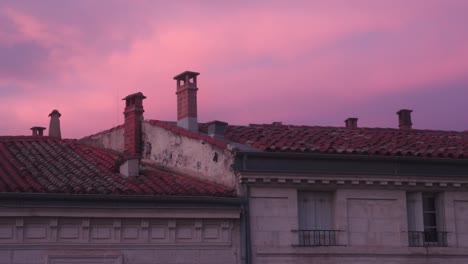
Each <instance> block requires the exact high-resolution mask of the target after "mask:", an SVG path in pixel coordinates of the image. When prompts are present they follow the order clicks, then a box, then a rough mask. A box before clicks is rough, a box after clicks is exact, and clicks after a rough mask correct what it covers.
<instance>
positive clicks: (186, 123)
mask: <svg viewBox="0 0 468 264" xmlns="http://www.w3.org/2000/svg"><path fill="white" fill-rule="evenodd" d="M199 74H200V73H198V72H192V71H185V72H183V73H181V74H179V75H176V76H175V77H174V80H176V81H177V91H176V94H177V126H179V127H182V128H185V129H187V130H190V131H194V132H197V131H198V120H197V91H198V87H197V76H198V75H199Z"/></svg>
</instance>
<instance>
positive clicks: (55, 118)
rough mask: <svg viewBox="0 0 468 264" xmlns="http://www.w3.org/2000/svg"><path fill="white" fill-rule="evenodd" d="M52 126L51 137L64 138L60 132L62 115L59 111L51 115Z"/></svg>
mask: <svg viewBox="0 0 468 264" xmlns="http://www.w3.org/2000/svg"><path fill="white" fill-rule="evenodd" d="M49 116H50V124H49V137H53V138H58V139H61V138H62V133H61V132H60V117H61V116H62V114H60V112H59V111H58V110H57V109H54V110H52V112H51V113H50V114H49Z"/></svg>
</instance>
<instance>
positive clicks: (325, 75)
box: [0, 0, 468, 138]
mask: <svg viewBox="0 0 468 264" xmlns="http://www.w3.org/2000/svg"><path fill="white" fill-rule="evenodd" d="M168 2H170V3H169V4H168ZM466 14H468V1H465V0H438V1H435V0H410V1H409V0H392V1H386V0H353V1H349V0H342V1H339V0H336V1H335V0H323V1H320V0H315V1H271V0H270V1H266V0H265V1H214V0H212V1H201V0H191V1H189V0H187V1H156V0H133V1H130V0H128V1H123V0H112V1H111V0H107V1H106V0H102V1H94V0H80V1H73V0H41V1H33V0H31V1H25V0H20V1H17V0H11V1H10V0H3V1H1V2H0V119H1V120H3V122H2V125H1V126H0V135H25V134H26V135H27V134H30V131H29V128H30V127H32V126H45V127H48V122H49V119H48V114H49V113H50V112H51V110H52V109H58V110H59V111H60V112H61V113H62V118H61V123H62V136H63V137H67V138H76V137H78V138H79V137H83V136H86V135H89V134H92V133H96V132H98V131H101V130H104V129H108V128H110V127H112V126H115V125H118V124H121V123H122V122H123V114H122V112H123V101H121V99H122V98H123V97H125V96H126V95H128V94H130V93H135V92H139V91H141V92H143V93H144V94H145V95H146V96H147V97H148V98H147V99H146V100H145V110H146V112H145V118H146V119H160V120H175V118H176V97H175V88H176V87H175V85H176V84H175V81H174V80H172V77H173V76H175V75H177V74H178V73H180V72H182V71H185V70H192V71H198V72H200V73H201V74H200V76H199V81H198V83H199V88H200V89H199V93H198V98H199V99H198V100H199V109H198V116H199V120H200V121H202V122H204V121H211V120H214V119H217V120H223V121H226V122H228V123H230V124H249V123H271V122H273V121H281V122H283V123H285V124H304V125H326V126H328V125H331V126H342V125H343V124H344V123H343V120H345V119H346V118H347V117H358V118H359V126H365V127H397V116H396V114H395V113H396V111H397V110H399V109H401V108H409V109H413V110H414V112H413V123H414V127H415V128H421V129H443V130H467V129H468V114H467V113H468V102H467V98H468V27H467V26H466V25H468V16H467V15H466ZM46 133H47V130H46Z"/></svg>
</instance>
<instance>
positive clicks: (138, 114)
mask: <svg viewBox="0 0 468 264" xmlns="http://www.w3.org/2000/svg"><path fill="white" fill-rule="evenodd" d="M145 98H146V96H144V95H143V94H142V93H141V92H138V93H134V94H130V95H128V96H127V97H125V98H123V99H122V100H125V111H124V116H125V121H124V149H125V150H124V151H125V153H126V155H127V156H128V157H140V156H141V137H142V135H141V123H142V120H143V112H144V109H143V99H145Z"/></svg>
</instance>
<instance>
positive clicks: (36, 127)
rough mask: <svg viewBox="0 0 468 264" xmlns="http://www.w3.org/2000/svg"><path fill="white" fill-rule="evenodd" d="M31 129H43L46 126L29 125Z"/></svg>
mask: <svg viewBox="0 0 468 264" xmlns="http://www.w3.org/2000/svg"><path fill="white" fill-rule="evenodd" d="M33 129H37V130H45V129H46V128H45V127H40V126H33V127H31V130H33Z"/></svg>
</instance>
